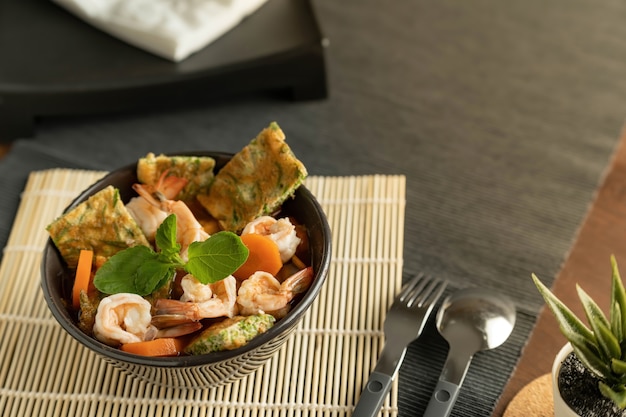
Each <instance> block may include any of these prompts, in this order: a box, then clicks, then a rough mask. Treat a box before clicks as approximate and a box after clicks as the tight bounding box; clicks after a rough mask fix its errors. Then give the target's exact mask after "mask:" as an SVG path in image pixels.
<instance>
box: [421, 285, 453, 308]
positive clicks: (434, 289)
mask: <svg viewBox="0 0 626 417" xmlns="http://www.w3.org/2000/svg"><path fill="white" fill-rule="evenodd" d="M446 285H447V283H446V282H445V281H439V280H433V281H432V282H431V285H430V288H429V291H430V292H429V293H428V295H427V296H426V297H425V298H422V299H420V300H419V302H418V306H419V307H426V306H429V305H431V304H434V303H436V302H437V300H438V299H439V298H440V297H441V295H442V294H443V292H444V290H445V289H446Z"/></svg>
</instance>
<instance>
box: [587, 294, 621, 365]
mask: <svg viewBox="0 0 626 417" xmlns="http://www.w3.org/2000/svg"><path fill="white" fill-rule="evenodd" d="M576 290H577V291H578V297H579V298H580V301H581V302H582V305H583V309H584V310H585V314H586V316H587V321H588V322H589V324H590V325H591V328H592V330H593V333H594V334H595V336H596V341H597V343H598V346H599V347H600V349H601V351H602V355H603V356H604V357H605V358H606V359H607V360H609V359H611V358H621V357H622V350H621V348H620V345H619V340H618V339H617V338H616V337H615V335H613V333H612V332H611V325H610V323H609V321H608V320H607V318H606V316H605V315H604V313H603V312H602V310H601V309H600V307H599V306H598V304H596V302H595V301H593V300H592V299H591V297H589V294H587V293H586V292H585V291H584V290H583V289H582V288H580V286H578V285H577V286H576Z"/></svg>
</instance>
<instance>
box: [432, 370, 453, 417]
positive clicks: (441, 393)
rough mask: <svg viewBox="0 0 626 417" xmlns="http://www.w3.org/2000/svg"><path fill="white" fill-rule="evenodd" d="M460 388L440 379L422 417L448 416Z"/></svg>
mask: <svg viewBox="0 0 626 417" xmlns="http://www.w3.org/2000/svg"><path fill="white" fill-rule="evenodd" d="M460 388H461V387H460V386H458V385H456V384H453V383H452V382H448V381H444V380H442V379H440V380H439V381H437V386H436V387H435V392H434V393H433V395H432V396H431V397H430V401H429V402H428V407H426V412H425V413H424V417H445V416H448V415H450V412H451V411H452V407H453V406H454V403H455V402H456V397H457V396H458V395H459V389H460Z"/></svg>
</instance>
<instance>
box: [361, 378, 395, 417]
mask: <svg viewBox="0 0 626 417" xmlns="http://www.w3.org/2000/svg"><path fill="white" fill-rule="evenodd" d="M392 381H393V378H392V377H391V376H389V375H385V374H383V373H381V372H377V371H374V372H372V373H371V374H370V377H369V380H368V381H367V385H366V386H365V389H364V390H363V392H361V397H360V398H359V402H358V403H357V404H356V407H355V408H354V412H353V413H352V415H353V416H354V417H375V416H376V415H378V412H379V411H380V407H381V406H382V405H383V401H384V400H385V398H386V397H387V393H388V392H389V390H390V389H391V382H392Z"/></svg>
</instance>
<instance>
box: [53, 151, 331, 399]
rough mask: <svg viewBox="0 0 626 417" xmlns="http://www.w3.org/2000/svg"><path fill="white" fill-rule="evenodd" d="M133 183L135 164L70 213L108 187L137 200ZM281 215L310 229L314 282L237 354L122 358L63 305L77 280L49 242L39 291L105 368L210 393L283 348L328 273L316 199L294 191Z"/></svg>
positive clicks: (221, 156) (326, 233)
mask: <svg viewBox="0 0 626 417" xmlns="http://www.w3.org/2000/svg"><path fill="white" fill-rule="evenodd" d="M184 154H187V155H202V156H211V157H213V158H215V160H216V168H215V169H216V171H217V170H219V169H220V168H221V167H222V166H224V164H226V162H228V160H229V159H230V158H231V157H232V155H231V154H226V153H219V152H193V153H184ZM178 155H183V153H179V154H178ZM135 182H137V175H136V165H135V164H132V165H129V166H126V167H124V168H121V169H118V170H116V171H113V172H111V173H110V174H108V175H107V176H105V177H104V178H102V179H101V180H99V181H98V182H96V183H95V184H93V185H92V186H91V187H89V188H88V189H86V190H85V191H83V192H82V193H81V194H80V196H78V197H77V198H76V200H74V201H73V202H72V204H71V205H70V206H69V207H68V208H67V209H66V210H69V209H71V208H73V207H75V206H76V205H78V204H80V203H81V202H83V201H85V200H86V199H87V198H88V197H89V196H91V195H93V194H95V193H96V192H98V191H100V190H101V189H103V188H105V187H106V186H108V185H113V186H114V187H117V188H118V189H119V190H120V195H121V197H122V199H123V201H125V202H126V201H128V200H129V199H130V198H131V197H133V196H134V195H135V194H134V191H133V190H132V188H131V185H132V184H133V183H135ZM283 213H284V214H286V215H291V216H294V217H295V218H296V219H297V220H298V221H299V222H301V223H303V224H304V225H306V230H307V233H308V238H309V246H310V255H311V266H312V267H313V270H314V274H315V277H314V280H313V283H312V284H311V286H310V288H309V289H308V291H307V292H306V293H305V294H304V295H303V297H302V298H301V299H300V300H299V301H298V303H297V304H296V305H295V306H294V307H293V308H292V310H291V311H290V312H289V314H288V315H287V316H286V317H284V318H282V319H281V320H278V321H277V322H276V324H275V325H274V326H273V327H272V328H270V329H269V330H268V331H267V332H266V333H264V334H261V335H259V336H257V337H255V338H254V339H252V341H250V342H249V343H248V344H247V345H245V346H243V347H241V348H239V349H235V350H231V351H223V352H214V353H210V354H206V355H196V356H179V357H164V358H150V357H143V356H138V355H132V354H128V353H125V352H122V351H121V350H119V349H116V348H113V347H110V346H107V345H105V344H103V343H101V342H99V341H98V340H96V339H94V338H92V337H90V336H88V335H87V334H85V333H83V332H82V331H81V330H80V329H79V328H78V325H77V323H76V318H75V317H74V316H73V315H72V314H71V312H70V311H68V309H67V308H66V302H65V300H67V299H68V294H69V291H70V288H71V285H72V281H73V277H72V276H71V274H69V273H68V270H67V267H66V265H65V262H64V261H63V259H62V258H61V255H60V253H59V252H58V250H57V249H56V247H55V246H54V244H53V243H52V241H51V240H50V239H48V242H47V244H46V247H45V249H44V253H43V260H42V265H41V273H42V281H41V287H42V290H43V293H44V297H45V299H46V302H47V304H48V307H49V308H50V311H51V312H52V314H53V316H54V317H55V319H56V320H57V321H58V322H59V323H60V324H61V326H62V327H63V328H64V329H65V330H66V331H67V332H68V333H69V334H70V335H71V336H72V337H74V339H76V340H77V341H78V342H80V343H81V344H83V345H84V346H86V347H87V348H89V349H91V350H93V351H94V352H96V353H98V354H99V355H101V356H102V357H103V358H104V359H105V360H106V361H107V362H109V363H111V364H113V365H115V366H117V367H119V368H121V369H123V370H125V371H127V372H129V373H130V374H132V375H135V376H137V377H140V378H143V379H146V380H148V381H150V382H152V383H155V384H159V385H164V386H168V387H176V388H181V387H188V388H195V387H203V388H206V387H213V386H219V385H224V384H228V383H231V382H233V381H235V380H237V379H239V378H242V377H244V376H245V375H247V374H249V373H251V372H253V371H255V370H256V369H257V368H258V367H260V366H261V365H263V364H264V363H265V362H266V361H267V360H268V359H269V358H270V357H271V356H272V355H273V354H274V353H275V352H276V351H277V350H278V349H279V348H280V347H281V346H282V344H283V343H284V342H285V341H286V338H287V337H288V336H289V335H290V334H291V332H292V331H293V330H294V329H295V327H296V325H297V324H298V323H299V322H300V320H301V319H302V317H303V315H304V313H305V312H306V311H307V310H308V309H309V307H310V306H311V304H312V303H313V301H314V300H315V298H316V297H317V296H318V294H319V292H320V289H321V288H322V285H323V283H324V281H325V279H326V275H327V273H328V268H329V264H330V256H331V235H330V228H329V226H328V222H327V219H326V216H325V214H324V212H323V210H322V208H321V207H320V205H319V203H318V202H317V200H316V199H315V197H314V196H313V195H312V194H311V193H310V192H309V191H308V190H307V189H306V188H305V187H304V186H301V187H299V188H298V190H297V191H296V193H295V197H294V198H293V199H288V200H287V201H286V202H285V203H284V204H283ZM68 359H69V358H68Z"/></svg>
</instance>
